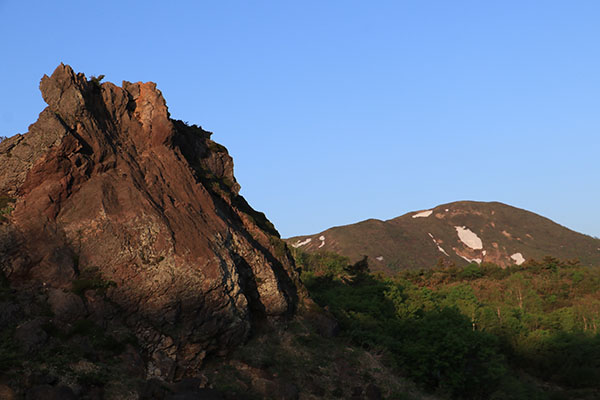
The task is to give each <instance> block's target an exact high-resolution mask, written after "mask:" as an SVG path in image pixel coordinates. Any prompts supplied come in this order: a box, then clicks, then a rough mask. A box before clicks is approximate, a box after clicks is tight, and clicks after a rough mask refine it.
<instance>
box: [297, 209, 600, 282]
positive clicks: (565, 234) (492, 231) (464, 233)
mask: <svg viewBox="0 0 600 400" xmlns="http://www.w3.org/2000/svg"><path fill="white" fill-rule="evenodd" d="M286 241H287V243H288V244H289V245H291V246H292V247H293V248H297V249H301V250H302V251H306V252H309V253H313V252H333V253H337V254H340V255H343V256H346V257H349V258H350V260H351V261H357V260H359V259H361V258H362V257H363V256H368V257H369V263H370V265H371V268H372V270H374V271H382V272H387V273H394V272H396V271H399V270H403V269H412V268H429V267H432V266H434V265H437V264H450V263H455V264H456V265H466V264H468V263H470V262H479V263H481V262H492V263H495V264H498V265H501V266H507V265H511V264H521V263H523V262H524V261H526V260H529V259H541V258H543V257H545V256H553V257H556V258H560V259H575V258H577V259H579V260H580V261H581V262H582V263H583V264H586V265H600V240H599V239H594V238H592V237H590V236H586V235H583V234H580V233H577V232H574V231H572V230H570V229H568V228H565V227H563V226H561V225H559V224H556V223H554V222H552V221H551V220H549V219H547V218H544V217H542V216H540V215H537V214H534V213H532V212H529V211H526V210H522V209H519V208H515V207H511V206H508V205H506V204H502V203H498V202H490V203H486V202H474V201H460V202H455V203H449V204H443V205H440V206H437V207H435V208H432V209H429V210H422V211H418V212H411V213H407V214H405V215H402V216H400V217H397V218H394V219H391V220H387V221H380V220H376V219H369V220H366V221H362V222H359V223H356V224H351V225H346V226H339V227H334V228H331V229H327V230H326V231H323V232H320V233H317V234H314V235H308V236H296V237H292V238H289V239H287V240H286Z"/></svg>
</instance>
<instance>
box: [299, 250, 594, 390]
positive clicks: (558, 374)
mask: <svg viewBox="0 0 600 400" xmlns="http://www.w3.org/2000/svg"><path fill="white" fill-rule="evenodd" d="M294 256H295V258H296V261H297V264H298V265H299V266H300V267H301V268H302V278H303V281H304V282H305V284H306V286H307V288H308V289H309V292H310V294H311V296H312V297H313V299H314V300H315V301H316V302H317V303H318V304H319V305H321V306H322V307H328V309H329V310H330V311H331V312H332V313H333V314H334V315H335V317H336V318H337V319H338V321H339V323H340V325H341V328H342V335H343V336H344V337H345V338H346V339H347V340H349V341H351V342H352V343H354V344H357V345H360V346H363V347H364V348H368V349H372V350H375V351H378V352H381V353H382V354H383V355H384V356H385V358H386V359H387V362H388V363H389V365H391V366H393V367H394V368H395V369H397V371H399V372H400V373H401V374H403V375H406V376H409V377H411V378H412V379H414V380H415V381H416V382H417V383H419V384H420V385H422V386H423V387H425V388H428V389H430V390H434V391H437V392H438V393H446V394H448V395H449V396H450V397H452V398H467V399H483V398H494V399H526V398H527V399H529V398H531V399H536V398H540V399H545V398H553V399H554V398H556V399H560V398H573V397H577V398H582V399H586V398H590V399H591V398H598V394H599V393H600V383H599V382H600V336H598V332H597V329H598V327H599V326H600V293H598V292H597V288H598V287H599V285H600V269H598V268H587V267H582V266H579V265H578V264H577V262H576V261H568V262H563V261H560V260H557V259H554V258H550V257H547V258H545V259H544V260H543V261H540V262H536V261H531V262H528V263H526V264H524V265H522V266H513V267H510V268H506V269H502V268H500V267H498V266H496V265H493V264H484V265H481V266H479V265H477V264H470V265H468V266H466V267H464V268H461V267H456V266H451V267H440V268H434V269H428V270H420V271H405V272H403V273H401V274H399V275H398V276H396V277H395V278H394V279H388V278H384V277H382V276H374V275H372V274H369V273H368V269H366V268H365V266H366V259H365V260H362V261H360V262H359V263H356V264H354V265H349V263H348V260H347V259H344V258H343V257H340V256H337V255H334V254H327V253H323V254H311V255H309V254H305V253H301V252H299V251H294Z"/></svg>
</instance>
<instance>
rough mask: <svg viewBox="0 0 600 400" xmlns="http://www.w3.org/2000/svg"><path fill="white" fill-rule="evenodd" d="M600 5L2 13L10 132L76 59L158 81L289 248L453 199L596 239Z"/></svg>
mask: <svg viewBox="0 0 600 400" xmlns="http://www.w3.org/2000/svg"><path fill="white" fill-rule="evenodd" d="M598 21H600V1H597V0H590V1H585V0H578V1H566V0H564V1H552V0H539V1H534V0H531V1H522V0H519V1H494V2H492V1H461V0H456V1H447V0H438V1H420V0H413V1H400V0H395V1H351V0H344V1H323V0H315V1H313V0H303V1H295V2H291V1H247V0H246V1H234V0H230V1H172V2H166V1H149V0H146V1H139V2H137V1H126V0H120V1H103V2H87V1H85V2H82V1H60V0H57V1H21V0H14V1H13V0H0V37H1V38H2V39H1V40H0V54H1V57H2V58H1V62H0V135H4V136H11V135H13V134H15V133H23V132H25V131H27V127H28V125H29V124H31V123H33V122H34V121H35V120H36V119H37V115H38V113H39V112H40V111H41V110H42V109H43V108H44V106H45V104H44V102H43V101H42V99H41V96H40V94H39V90H38V85H39V80H40V78H41V77H42V75H43V74H50V73H51V72H52V71H53V70H54V68H55V67H56V66H57V65H58V64H59V63H60V62H64V63H66V64H70V65H71V66H72V67H73V68H74V69H75V70H76V71H78V72H84V73H85V74H86V75H87V76H90V75H99V74H104V75H106V78H105V80H109V81H112V82H115V83H117V84H120V82H121V81H122V80H128V81H154V82H157V84H158V87H159V89H161V90H162V92H163V94H164V96H165V98H166V100H167V104H168V106H169V109H170V112H171V115H172V116H173V117H174V118H178V119H182V120H184V121H189V122H190V123H195V124H198V125H201V126H202V127H204V128H205V129H207V130H210V131H213V132H214V135H213V139H215V140H216V141H217V142H219V143H221V144H223V145H225V146H226V147H227V148H228V149H229V151H230V153H231V154H232V155H233V157H234V161H235V174H236V177H237V180H238V181H239V182H240V184H241V185H242V194H243V195H244V196H245V197H246V199H247V200H248V201H249V203H250V204H251V205H252V206H253V207H254V208H256V209H258V210H261V211H264V212H265V213H266V214H267V216H268V217H269V219H271V221H273V222H274V223H275V225H276V227H277V228H278V229H279V231H280V232H281V234H282V236H284V237H288V236H293V235H300V234H311V233H316V232H319V231H321V230H324V229H326V228H329V227H331V226H335V225H344V224H349V223H353V222H357V221H360V220H363V219H367V218H379V219H389V218H393V217H396V216H399V215H401V214H404V213H406V212H409V211H414V210H420V209H426V208H429V207H433V206H436V205H438V204H442V203H446V202H451V201H456V200H481V201H492V200H495V201H501V202H504V203H507V204H510V205H513V206H516V207H520V208H525V209H528V210H530V211H533V212H536V213H538V214H541V215H544V216H546V217H548V218H551V219H552V220H554V221H556V222H558V223H560V224H562V225H565V226H567V227H569V228H571V229H573V230H576V231H579V232H583V233H586V234H589V235H594V236H600V211H599V207H600V184H599V182H598V181H599V179H598V175H599V172H600V163H599V159H600V157H599V154H600V23H598Z"/></svg>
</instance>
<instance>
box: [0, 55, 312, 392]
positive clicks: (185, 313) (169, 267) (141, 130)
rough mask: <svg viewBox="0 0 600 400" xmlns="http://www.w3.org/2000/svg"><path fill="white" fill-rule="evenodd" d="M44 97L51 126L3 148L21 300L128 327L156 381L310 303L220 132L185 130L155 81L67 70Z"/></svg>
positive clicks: (9, 250)
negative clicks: (243, 186)
mask: <svg viewBox="0 0 600 400" xmlns="http://www.w3.org/2000/svg"><path fill="white" fill-rule="evenodd" d="M40 89H41V92H42V96H43V98H44V100H45V101H46V103H47V104H48V107H47V108H46V109H45V110H44V111H42V113H41V114H40V117H39V119H38V121H37V122H36V123H34V124H33V125H31V126H30V128H29V132H28V133H26V134H24V135H17V136H14V137H12V138H9V139H7V140H5V141H3V142H2V143H0V198H3V199H5V200H6V199H8V200H11V201H14V203H10V204H11V208H10V209H9V210H8V212H5V216H7V218H6V220H5V221H4V222H3V223H2V224H1V225H0V266H1V269H2V272H3V274H4V275H5V276H6V277H7V278H8V281H9V282H10V284H11V285H12V287H13V288H19V287H28V288H30V289H29V290H34V291H36V293H38V294H37V295H38V296H42V297H43V301H45V302H46V303H47V304H49V305H50V308H51V310H50V311H51V313H52V314H53V315H54V316H55V322H56V323H59V324H73V323H76V322H77V321H78V320H81V319H84V320H85V319H91V320H93V322H94V323H95V324H97V325H98V326H100V327H102V329H107V330H110V329H113V328H114V326H116V325H120V324H123V325H124V326H126V327H127V328H128V329H130V330H131V331H132V332H133V333H134V334H135V336H136V337H137V341H138V342H139V344H140V348H141V349H142V352H143V354H142V356H143V359H144V362H145V368H146V374H147V376H148V377H152V376H157V377H160V378H161V379H167V380H168V379H173V378H176V377H181V376H185V375H192V374H193V371H196V370H198V368H199V367H200V366H201V364H202V361H203V359H204V358H205V356H206V355H207V354H210V353H218V354H220V353H223V352H226V351H227V350H228V349H230V348H231V347H232V346H235V345H236V344H239V343H241V342H243V341H244V340H245V338H246V337H247V336H248V334H249V333H250V332H251V329H252V327H253V324H255V323H260V321H273V320H277V319H281V318H286V317H288V316H290V315H291V314H293V312H294V310H295V308H296V306H297V304H298V301H299V298H302V297H303V293H304V292H303V289H302V288H301V287H300V286H299V281H298V277H297V273H296V271H295V267H294V264H293V261H292V259H291V257H290V256H289V252H288V250H287V247H286V246H285V244H284V243H283V242H282V241H281V240H280V239H279V235H278V234H277V231H276V230H275V229H274V228H273V226H272V225H271V223H270V222H269V221H268V220H267V219H266V218H265V216H264V215H263V214H262V213H259V212H256V211H254V210H253V209H252V208H251V207H250V206H249V205H248V204H247V203H246V201H245V200H244V199H243V198H242V197H241V196H240V195H239V194H238V192H239V185H238V184H237V182H236V181H235V178H234V176H233V162H232V159H231V157H230V156H229V155H228V153H227V150H226V149H225V148H224V147H223V146H221V145H219V144H217V143H215V142H214V141H212V140H211V139H210V137H211V133H210V132H207V131H205V130H203V129H202V128H200V127H197V126H195V125H193V126H188V125H187V124H185V123H183V122H181V121H176V120H172V119H171V118H170V116H169V113H168V110H167V106H166V104H165V100H164V98H163V96H162V94H161V92H160V91H159V90H158V89H157V88H156V85H155V84H154V83H140V82H138V83H129V82H123V85H122V87H118V86H116V85H114V84H112V83H100V81H99V79H96V78H92V79H91V80H88V79H87V78H86V77H85V76H84V75H83V74H81V73H77V74H76V73H75V72H74V71H73V70H72V69H71V68H70V67H69V66H67V65H62V64H61V65H60V66H59V67H58V68H57V69H56V70H55V71H54V73H53V74H52V75H51V76H44V77H43V78H42V81H41V84H40ZM7 204H8V203H7ZM31 288H33V289H31ZM115 321H118V323H116V322H115ZM30 325H31V324H30ZM27 326H28V325H27ZM36 326H37V325H36ZM115 329H116V328H115ZM22 331H23V332H26V330H25V329H22ZM38 331H39V329H38ZM38 331H36V332H38ZM38 333H39V332H38ZM39 335H40V337H41V336H42V334H41V333H40V334H39ZM32 337H33V336H32ZM34 338H35V339H36V340H37V339H38V338H37V337H34ZM42 339H43V337H42ZM40 340H41V339H40ZM36 345H37V343H36Z"/></svg>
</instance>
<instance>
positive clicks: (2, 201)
mask: <svg viewBox="0 0 600 400" xmlns="http://www.w3.org/2000/svg"><path fill="white" fill-rule="evenodd" d="M15 201H16V199H13V198H11V197H6V196H4V197H0V222H3V221H6V220H7V216H8V215H10V213H11V212H12V211H13V209H14V203H15Z"/></svg>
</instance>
